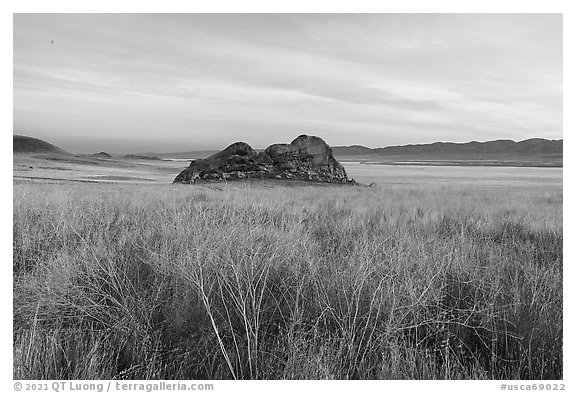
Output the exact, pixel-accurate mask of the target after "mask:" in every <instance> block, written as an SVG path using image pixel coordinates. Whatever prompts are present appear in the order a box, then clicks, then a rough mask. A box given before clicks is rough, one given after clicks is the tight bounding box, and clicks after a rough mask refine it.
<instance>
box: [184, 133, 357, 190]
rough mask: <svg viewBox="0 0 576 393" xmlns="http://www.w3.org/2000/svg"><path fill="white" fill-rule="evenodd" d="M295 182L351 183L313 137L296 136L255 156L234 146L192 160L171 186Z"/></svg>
mask: <svg viewBox="0 0 576 393" xmlns="http://www.w3.org/2000/svg"><path fill="white" fill-rule="evenodd" d="M264 178H270V179H298V180H308V181H318V182H328V183H354V181H353V180H349V179H348V176H347V175H346V171H345V170H344V168H343V167H342V165H340V163H338V161H336V159H335V158H334V156H333V155H332V149H331V148H330V146H328V145H327V144H326V142H324V141H323V140H322V138H319V137H317V136H308V135H300V136H299V137H298V138H296V139H295V140H294V141H292V143H290V144H275V145H271V146H269V147H268V148H266V150H265V151H263V152H256V151H254V149H252V147H250V145H248V144H247V143H244V142H236V143H234V144H232V145H230V146H228V147H227V148H226V149H224V150H222V151H221V152H219V153H216V154H214V155H212V156H210V157H208V158H205V159H201V160H195V161H192V162H191V163H190V166H189V167H188V168H186V169H185V170H183V171H182V172H181V173H180V174H179V175H178V176H176V179H174V183H187V184H190V183H197V182H202V181H214V180H216V181H218V180H237V179H264Z"/></svg>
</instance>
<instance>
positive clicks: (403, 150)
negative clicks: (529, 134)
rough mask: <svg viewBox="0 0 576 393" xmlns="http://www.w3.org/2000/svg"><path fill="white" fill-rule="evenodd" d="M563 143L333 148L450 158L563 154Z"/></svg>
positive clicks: (346, 151) (537, 141)
mask: <svg viewBox="0 0 576 393" xmlns="http://www.w3.org/2000/svg"><path fill="white" fill-rule="evenodd" d="M562 143H563V140H562V139H559V140H549V139H542V138H533V139H527V140H524V141H520V142H515V141H512V140H509V139H500V140H495V141H488V142H476V141H473V142H467V143H453V142H435V143H430V144H419V145H404V146H388V147H379V148H374V149H372V148H369V147H364V146H357V145H356V146H336V147H333V148H332V151H333V152H334V154H335V155H339V156H353V155H370V154H375V155H381V156H409V155H415V156H417V155H418V156H422V155H424V156H447V155H484V154H488V155H494V154H504V155H506V154H510V155H539V154H560V155H561V154H562V153H563V147H562Z"/></svg>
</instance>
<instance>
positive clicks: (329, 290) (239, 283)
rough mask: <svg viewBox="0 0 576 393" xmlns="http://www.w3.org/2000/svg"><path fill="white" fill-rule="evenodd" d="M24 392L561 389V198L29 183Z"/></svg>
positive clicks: (20, 252) (20, 255)
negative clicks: (246, 382)
mask: <svg viewBox="0 0 576 393" xmlns="http://www.w3.org/2000/svg"><path fill="white" fill-rule="evenodd" d="M13 234H14V239H13V247H14V260H13V263H14V288H13V291H14V305H13V307H14V313H13V318H14V337H13V341H14V378H17V379H77V378H78V379H80V378H81V379H92V378H98V379H112V378H126V379H200V378H202V379H221V378H224V379H227V378H260V379H277V378H282V379H318V378H337V379H349V378H359V379H367V378H384V379H421V378H424V379H467V378H475V379H476V378H477V379H484V378H497V379H546V378H553V379H557V378H562V338H563V335H562V239H563V238H562V192H561V190H559V191H558V192H552V191H551V192H548V193H542V192H537V191H534V192H526V191H525V190H517V191H511V190H499V189H494V190H488V189H486V190H484V191H482V192H477V191H474V190H470V189H462V190H458V189H455V188H439V187H436V188H430V187H429V188H426V189H424V188H422V189H418V188H402V187H396V188H391V189H380V190H379V189H365V188H360V187H303V188H284V187H279V188H272V189H266V188H251V187H246V188H244V189H242V188H236V189H231V190H223V191H217V190H210V189H206V188H198V187H187V186H170V187H164V186H163V187H158V186H105V187H104V186H101V185H82V186H71V185H65V186H64V185H48V184H28V185H21V184H15V186H14V226H13Z"/></svg>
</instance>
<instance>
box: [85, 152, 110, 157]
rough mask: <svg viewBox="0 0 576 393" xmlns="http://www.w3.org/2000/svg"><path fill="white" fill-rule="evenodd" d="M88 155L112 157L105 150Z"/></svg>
mask: <svg viewBox="0 0 576 393" xmlns="http://www.w3.org/2000/svg"><path fill="white" fill-rule="evenodd" d="M90 157H94V158H112V156H111V155H110V154H108V153H106V152H105V151H101V152H100V153H94V154H91V155H90Z"/></svg>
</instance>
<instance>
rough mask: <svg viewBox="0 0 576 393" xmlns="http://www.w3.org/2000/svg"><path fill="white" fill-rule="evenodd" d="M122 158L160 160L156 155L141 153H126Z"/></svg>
mask: <svg viewBox="0 0 576 393" xmlns="http://www.w3.org/2000/svg"><path fill="white" fill-rule="evenodd" d="M124 158H129V159H131V160H160V159H161V158H159V157H156V156H148V155H141V154H126V155H125V156H124Z"/></svg>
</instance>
